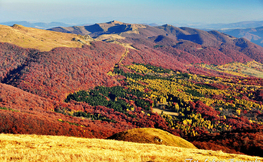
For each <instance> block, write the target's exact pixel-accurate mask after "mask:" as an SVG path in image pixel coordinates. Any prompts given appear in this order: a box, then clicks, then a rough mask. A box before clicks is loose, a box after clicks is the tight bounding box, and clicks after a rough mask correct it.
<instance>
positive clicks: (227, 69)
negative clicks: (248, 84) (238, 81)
mask: <svg viewBox="0 0 263 162" xmlns="http://www.w3.org/2000/svg"><path fill="white" fill-rule="evenodd" d="M198 66H201V67H203V68H207V69H212V70H216V71H219V72H224V73H228V74H232V75H237V76H242V77H249V76H253V77H258V78H263V64H261V63H259V62H256V61H250V62H247V63H239V62H234V63H228V64H224V65H219V66H217V65H208V64H199V65H198Z"/></svg>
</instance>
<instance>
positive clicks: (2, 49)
mask: <svg viewBox="0 0 263 162" xmlns="http://www.w3.org/2000/svg"><path fill="white" fill-rule="evenodd" d="M18 27H19V29H21V28H22V29H23V30H27V28H25V27H21V26H15V28H18ZM13 28H14V27H13ZM70 29H72V28H70ZM81 29H83V30H84V29H86V30H88V31H89V34H90V35H91V36H93V38H91V37H90V36H88V35H85V36H80V35H71V34H67V37H64V36H65V35H63V34H64V33H60V34H61V38H60V39H62V40H67V41H68V38H69V37H71V36H72V39H70V40H69V41H70V43H73V44H74V43H77V44H79V45H81V47H71V48H69V47H63V46H56V48H52V50H42V48H40V46H33V44H34V43H32V48H23V47H24V46H22V45H21V44H16V41H15V40H16V39H19V37H18V36H14V35H13V36H14V37H15V38H16V39H12V40H11V42H9V43H4V41H2V43H0V80H1V83H0V116H1V118H0V123H1V124H0V132H1V133H14V134H45V135H65V136H77V137H88V138H108V137H110V136H112V135H114V134H116V133H118V132H123V131H127V130H129V129H132V128H159V129H162V130H165V131H168V132H170V133H171V134H173V135H176V136H180V137H182V138H184V139H187V140H188V141H190V142H192V143H193V144H194V145H195V146H196V147H198V148H202V149H213V150H222V151H223V152H229V153H240V154H248V155H257V156H262V154H261V153H262V151H263V143H262V136H263V134H262V126H263V103H262V97H263V87H262V86H263V79H262V77H263V74H262V73H263V65H262V63H263V61H262V57H263V48H262V47H260V46H258V45H255V44H253V43H251V42H248V41H246V40H245V39H242V38H240V39H239V38H235V37H231V36H229V35H226V34H222V33H219V32H216V31H211V32H206V31H202V30H198V29H192V28H177V27H173V26H171V25H164V26H159V27H150V26H147V25H140V24H126V23H121V22H117V21H114V22H109V23H103V24H95V25H93V26H86V27H85V28H81ZM38 30H39V29H38ZM38 30H36V31H38ZM65 30H66V28H65ZM72 30H73V29H72ZM29 31H30V32H32V30H31V29H28V32H29ZM73 31H74V30H73ZM41 32H44V31H42V30H41ZM47 32H48V33H54V34H55V33H56V34H58V33H57V32H52V31H47ZM42 34H43V33H42ZM80 34H83V33H80ZM86 34H87V33H86ZM62 35H63V36H62ZM42 36H43V35H42ZM44 38H45V37H44ZM73 38H74V39H73ZM85 39H86V40H87V42H83V41H82V40H85ZM43 40H44V39H43ZM0 41H1V39H0ZM57 41H58V39H57ZM27 45H28V46H30V43H29V44H27ZM21 46H22V47H21ZM43 46H44V47H48V44H43ZM157 112H158V113H157Z"/></svg>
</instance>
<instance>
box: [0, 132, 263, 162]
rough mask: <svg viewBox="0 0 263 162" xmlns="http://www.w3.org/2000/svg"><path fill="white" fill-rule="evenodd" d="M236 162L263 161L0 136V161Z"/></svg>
mask: <svg viewBox="0 0 263 162" xmlns="http://www.w3.org/2000/svg"><path fill="white" fill-rule="evenodd" d="M188 159H193V160H192V161H197V160H198V161H199V162H205V160H207V161H213V160H214V162H217V161H225V162H230V159H234V160H233V162H236V161H256V160H257V162H262V161H263V158H260V157H252V156H245V155H237V154H227V153H223V152H221V151H207V150H199V149H189V148H179V147H172V146H164V145H155V144H139V143H132V142H124V141H114V140H102V139H85V138H76V137H65V136H44V135H18V134H16V135H13V134H0V161H33V162H34V161H74V162H75V161H81V162H84V161H88V162H93V161H96V162H97V161H112V162H115V161H116V162H122V161H125V162H127V161H129V162H139V161H145V162H146V161H154V162H155V161H156V162H157V161H171V162H185V161H187V162H190V160H188Z"/></svg>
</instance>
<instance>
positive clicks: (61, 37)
mask: <svg viewBox="0 0 263 162" xmlns="http://www.w3.org/2000/svg"><path fill="white" fill-rule="evenodd" d="M0 42H7V43H11V44H15V45H17V46H20V47H23V48H35V49H38V50H40V51H50V50H51V49H53V48H55V47H81V46H82V45H83V44H86V43H88V40H87V39H86V38H85V37H84V36H79V35H75V34H67V33H60V32H53V31H48V30H42V29H36V28H27V27H24V26H21V25H14V26H12V27H10V26H5V25H0Z"/></svg>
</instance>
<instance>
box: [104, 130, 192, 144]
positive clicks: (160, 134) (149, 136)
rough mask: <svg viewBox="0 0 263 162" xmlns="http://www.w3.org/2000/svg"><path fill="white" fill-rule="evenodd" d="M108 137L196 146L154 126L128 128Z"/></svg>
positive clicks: (130, 140)
mask: <svg viewBox="0 0 263 162" xmlns="http://www.w3.org/2000/svg"><path fill="white" fill-rule="evenodd" d="M109 139H115V140H120V141H129V142H138V143H154V144H162V145H167V146H175V147H184V148H196V147H195V146H194V145H193V144H192V143H190V142H188V141H186V140H184V139H183V138H181V137H178V136H175V135H173V134H170V133H168V132H166V131H163V130H161V129H155V128H136V129H130V130H128V131H124V132H120V133H117V134H114V135H113V136H111V137H109Z"/></svg>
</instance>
